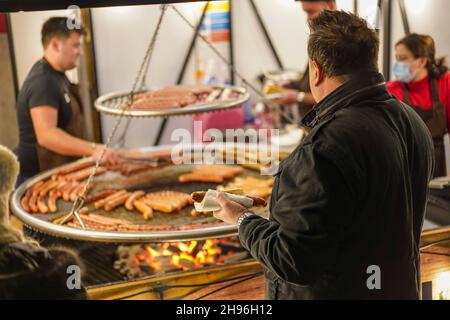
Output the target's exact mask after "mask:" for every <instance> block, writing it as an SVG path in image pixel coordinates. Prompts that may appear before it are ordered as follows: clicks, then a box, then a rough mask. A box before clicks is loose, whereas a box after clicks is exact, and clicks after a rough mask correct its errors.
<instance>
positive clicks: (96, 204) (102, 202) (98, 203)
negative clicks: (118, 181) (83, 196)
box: [94, 190, 127, 209]
mask: <svg viewBox="0 0 450 320" xmlns="http://www.w3.org/2000/svg"><path fill="white" fill-rule="evenodd" d="M126 193H127V191H126V190H120V191H117V192H114V193H113V194H112V195H110V196H108V197H106V198H103V199H100V200H98V201H96V202H94V207H95V209H100V208H103V207H104V206H105V204H106V203H107V202H108V201H111V200H114V199H115V198H117V197H120V196H122V195H124V194H126Z"/></svg>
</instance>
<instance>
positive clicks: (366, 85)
mask: <svg viewBox="0 0 450 320" xmlns="http://www.w3.org/2000/svg"><path fill="white" fill-rule="evenodd" d="M379 94H386V95H389V94H388V92H387V89H386V82H385V80H384V77H383V75H382V74H380V73H378V72H363V73H359V74H355V75H353V76H352V77H351V80H349V81H347V82H346V83H344V84H343V85H342V86H340V87H339V88H337V89H336V90H335V91H333V92H332V93H330V94H329V95H328V96H327V97H325V99H323V100H322V101H321V102H319V103H318V104H316V105H315V106H314V107H313V108H312V110H311V111H310V112H308V113H307V114H306V115H305V117H304V118H303V120H302V124H303V126H305V127H307V128H314V127H315V126H316V125H317V124H319V123H320V122H321V120H322V119H324V118H325V117H327V116H329V115H331V114H333V113H335V112H336V111H337V110H338V109H341V108H345V107H348V106H350V105H352V104H355V103H358V102H360V101H361V100H362V99H367V98H369V97H371V96H375V95H379Z"/></svg>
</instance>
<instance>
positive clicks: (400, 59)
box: [387, 34, 450, 177]
mask: <svg viewBox="0 0 450 320" xmlns="http://www.w3.org/2000/svg"><path fill="white" fill-rule="evenodd" d="M435 55H436V49H435V45H434V40H433V38H431V37H430V36H428V35H420V34H410V35H408V36H406V37H404V38H403V39H401V40H400V41H399V42H397V44H396V45H395V58H396V60H397V62H396V63H395V66H394V75H395V77H396V78H397V81H393V82H390V83H388V85H387V88H388V90H389V92H390V93H391V94H393V95H394V96H396V97H397V98H398V99H400V100H401V101H403V102H405V103H406V104H408V105H410V106H411V107H412V108H413V109H414V110H415V111H416V112H417V113H418V114H419V115H420V117H421V118H422V120H423V121H424V122H425V124H426V125H427V127H428V129H429V130H430V132H431V135H432V137H433V142H434V152H435V161H436V163H435V170H434V176H435V177H441V176H446V175H447V169H446V165H445V148H444V135H445V134H446V133H447V132H448V130H449V128H450V73H449V72H448V67H447V66H446V65H445V58H440V59H436V57H435Z"/></svg>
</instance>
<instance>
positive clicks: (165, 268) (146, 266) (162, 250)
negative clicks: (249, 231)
mask: <svg viewBox="0 0 450 320" xmlns="http://www.w3.org/2000/svg"><path fill="white" fill-rule="evenodd" d="M117 255H118V260H117V261H116V262H115V264H114V266H115V268H116V269H118V270H119V271H120V272H121V273H123V274H126V275H127V276H128V277H129V278H137V277H141V276H145V275H150V274H159V273H164V272H172V271H186V270H190V269H196V268H201V267H203V266H209V265H220V264H225V263H230V262H233V261H234V260H236V261H238V260H242V259H245V258H247V257H248V255H247V253H246V252H245V250H244V249H242V248H241V247H240V245H239V242H238V240H237V239H236V238H228V239H220V240H217V239H210V240H205V241H189V242H174V243H157V244H149V245H135V246H121V247H119V248H118V250H117Z"/></svg>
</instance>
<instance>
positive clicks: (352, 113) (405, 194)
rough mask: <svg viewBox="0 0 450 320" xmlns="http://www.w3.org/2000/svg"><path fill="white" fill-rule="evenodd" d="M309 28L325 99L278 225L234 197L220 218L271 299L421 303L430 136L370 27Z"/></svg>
mask: <svg viewBox="0 0 450 320" xmlns="http://www.w3.org/2000/svg"><path fill="white" fill-rule="evenodd" d="M310 29H311V34H310V37H309V42H308V55H309V64H310V79H311V80H310V83H311V89H312V93H313V95H314V98H315V99H316V101H319V102H318V104H317V105H316V106H315V107H314V108H313V109H312V111H311V112H310V113H308V114H307V115H306V116H305V118H304V119H303V125H304V126H306V127H307V128H309V130H310V132H309V135H308V136H307V137H306V139H305V140H304V141H303V143H302V144H301V145H299V146H298V147H297V148H296V149H295V150H294V151H293V153H292V154H291V155H290V156H289V157H288V158H287V159H285V160H284V161H283V162H282V163H281V165H280V168H279V171H278V173H277V174H276V180H275V183H274V187H273V191H272V196H271V204H270V212H271V217H270V219H269V220H266V219H263V218H261V217H259V216H257V215H254V214H252V213H251V212H248V211H247V210H246V209H245V208H243V207H242V206H240V205H239V204H237V203H235V202H231V201H229V200H226V199H225V198H224V196H223V194H219V196H218V200H219V203H220V204H221V206H222V210H221V211H218V212H215V216H216V217H217V218H219V219H221V220H224V221H225V222H228V223H233V224H238V225H239V238H240V241H241V244H242V245H243V246H244V247H245V248H246V249H247V250H248V251H249V252H250V253H251V254H252V256H253V257H254V258H255V259H256V260H258V261H259V262H260V263H261V264H262V266H263V267H264V269H265V274H266V289H267V290H266V296H267V298H269V299H417V298H419V284H420V278H419V276H420V275H419V266H420V261H419V248H418V246H419V239H420V232H421V228H422V223H423V219H424V212H425V206H426V199H427V193H428V182H429V180H430V179H431V177H432V172H433V151H432V150H433V144H432V141H431V137H430V134H429V133H428V131H427V128H426V126H425V124H424V123H423V122H422V120H421V119H420V118H419V117H418V116H417V115H416V114H415V113H414V111H412V109H411V108H409V107H407V106H406V105H404V104H403V103H402V102H400V101H398V100H397V99H395V98H394V97H392V96H390V95H389V94H388V92H387V90H386V87H385V82H384V79H383V76H382V75H381V74H379V73H378V71H377V70H378V67H377V56H378V47H379V41H378V38H377V35H376V33H375V32H373V31H372V30H370V29H369V28H368V26H367V23H366V22H365V21H364V20H362V19H361V18H359V17H357V16H355V15H352V14H349V13H345V12H342V11H336V12H331V11H325V12H324V13H322V14H321V15H319V16H318V17H317V18H315V19H314V20H312V21H311V23H310Z"/></svg>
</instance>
